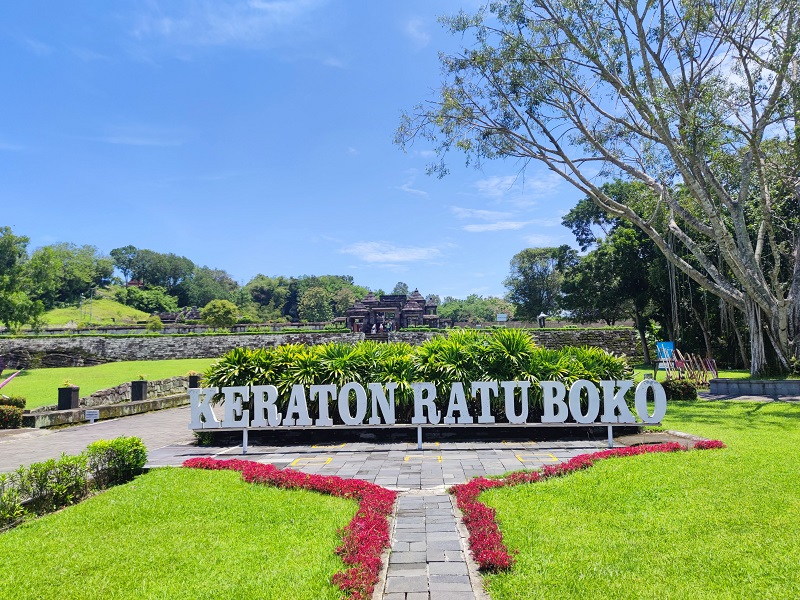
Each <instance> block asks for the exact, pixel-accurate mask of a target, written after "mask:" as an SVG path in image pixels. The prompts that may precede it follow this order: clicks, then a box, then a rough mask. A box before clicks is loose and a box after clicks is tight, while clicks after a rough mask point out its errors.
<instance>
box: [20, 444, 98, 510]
mask: <svg viewBox="0 0 800 600" xmlns="http://www.w3.org/2000/svg"><path fill="white" fill-rule="evenodd" d="M87 474H88V471H87V469H86V457H85V456H83V455H82V454H79V455H77V456H68V455H66V454H62V455H61V458H59V459H55V458H51V459H49V460H45V461H42V462H38V463H33V464H32V465H30V466H29V467H27V468H26V467H20V468H19V469H17V471H16V475H17V485H18V489H19V493H20V495H21V496H22V497H23V498H27V500H28V504H27V506H28V507H30V509H31V510H33V511H34V512H35V513H37V514H45V513H48V512H52V511H54V510H57V509H59V508H61V507H62V506H68V505H70V504H75V503H76V502H79V501H80V500H82V499H83V498H84V497H86V494H87V493H88V490H89V483H88V477H87Z"/></svg>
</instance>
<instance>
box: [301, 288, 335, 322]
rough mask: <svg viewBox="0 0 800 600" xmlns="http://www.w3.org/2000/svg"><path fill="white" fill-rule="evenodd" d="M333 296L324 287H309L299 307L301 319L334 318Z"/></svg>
mask: <svg viewBox="0 0 800 600" xmlns="http://www.w3.org/2000/svg"><path fill="white" fill-rule="evenodd" d="M332 303H333V297H332V296H331V294H330V292H328V290H326V289H325V288H323V287H312V288H308V289H307V290H305V291H304V292H303V297H302V298H300V304H299V306H298V307H297V311H298V315H299V317H300V320H301V321H307V322H320V321H330V320H331V319H333V308H332V307H331V305H332Z"/></svg>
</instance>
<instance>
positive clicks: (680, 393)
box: [661, 379, 697, 400]
mask: <svg viewBox="0 0 800 600" xmlns="http://www.w3.org/2000/svg"><path fill="white" fill-rule="evenodd" d="M661 385H662V387H663V388H664V392H665V393H666V394H667V400H697V387H696V386H695V384H694V383H692V382H691V381H689V380H688V379H667V380H666V381H664V382H663V383H662V384H661Z"/></svg>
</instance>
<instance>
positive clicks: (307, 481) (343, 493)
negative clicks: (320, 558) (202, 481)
mask: <svg viewBox="0 0 800 600" xmlns="http://www.w3.org/2000/svg"><path fill="white" fill-rule="evenodd" d="M183 466H184V467H189V468H194V469H211V470H220V469H229V470H232V471H239V472H241V473H242V479H244V480H245V481H247V482H250V483H261V484H265V485H273V486H276V487H280V488H285V489H305V490H312V491H315V492H320V493H323V494H330V495H331V496H337V497H340V498H352V499H354V500H356V501H357V502H358V510H357V511H356V514H355V516H354V517H353V520H352V521H350V523H349V524H348V525H347V526H346V527H344V528H343V529H342V532H341V533H342V543H341V545H340V546H339V547H338V548H336V553H337V554H338V555H339V556H341V557H342V561H344V563H345V564H346V565H347V566H348V568H347V569H346V570H345V571H339V572H338V573H336V574H334V576H333V583H334V585H337V586H338V587H339V589H341V590H342V591H343V592H345V594H346V595H347V596H348V597H350V598H353V599H354V600H368V599H369V598H371V597H372V591H373V590H374V588H375V584H376V583H377V582H378V574H379V572H380V569H381V553H382V552H383V550H384V549H385V548H388V547H389V542H390V540H389V531H390V528H389V515H390V514H391V513H392V508H393V506H394V502H395V499H396V498H397V493H396V492H393V491H391V490H387V489H386V488H383V487H381V486H379V485H375V484H374V483H369V482H367V481H362V480H360V479H342V478H341V477H336V476H326V475H311V474H308V473H302V472H301V471H295V470H293V469H278V468H277V467H275V466H274V465H269V464H261V463H257V462H253V461H249V460H239V459H231V460H218V459H214V458H190V459H189V460H187V461H186V462H184V463H183Z"/></svg>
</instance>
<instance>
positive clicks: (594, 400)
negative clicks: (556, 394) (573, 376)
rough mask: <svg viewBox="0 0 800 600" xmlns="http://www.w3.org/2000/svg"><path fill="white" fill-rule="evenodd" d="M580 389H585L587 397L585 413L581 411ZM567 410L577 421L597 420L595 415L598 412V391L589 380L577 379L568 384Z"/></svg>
mask: <svg viewBox="0 0 800 600" xmlns="http://www.w3.org/2000/svg"><path fill="white" fill-rule="evenodd" d="M581 390H586V395H587V396H588V397H589V406H588V408H587V409H586V414H585V415H584V414H583V413H581ZM569 412H571V413H572V418H573V419H575V421H576V422H578V423H594V422H595V421H596V420H597V415H599V414H600V393H599V392H598V391H597V387H595V385H594V384H593V383H592V382H591V381H589V380H587V379H578V380H577V381H576V382H575V383H573V384H572V385H571V386H570V388H569Z"/></svg>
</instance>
